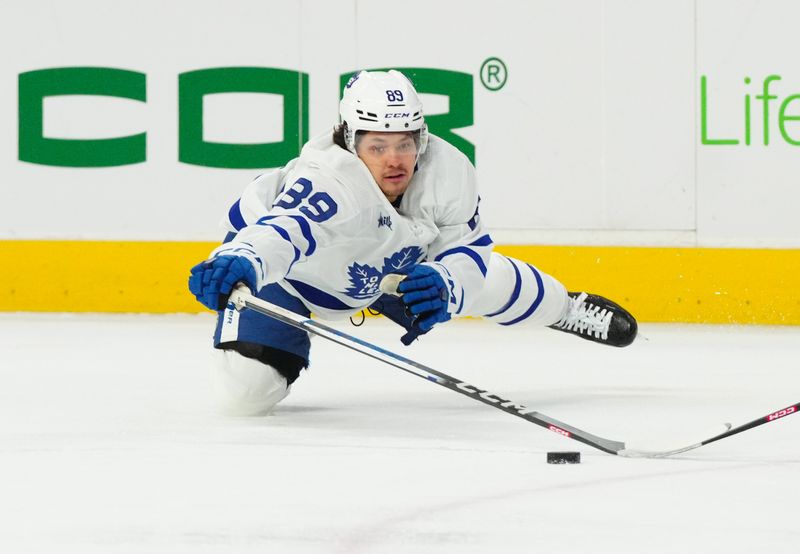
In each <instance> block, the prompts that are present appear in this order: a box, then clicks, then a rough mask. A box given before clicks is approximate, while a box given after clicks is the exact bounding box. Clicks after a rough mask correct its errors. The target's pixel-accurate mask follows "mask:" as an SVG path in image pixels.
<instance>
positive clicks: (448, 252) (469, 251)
mask: <svg viewBox="0 0 800 554" xmlns="http://www.w3.org/2000/svg"><path fill="white" fill-rule="evenodd" d="M453 254H466V255H467V256H469V257H470V258H472V260H473V261H474V262H475V263H476V264H477V265H478V269H480V270H481V273H482V274H483V276H484V277H486V264H485V263H483V259H482V258H481V257H480V256H479V255H478V253H477V252H475V251H474V250H473V249H471V248H468V247H466V246H457V247H455V248H451V249H450V250H446V251H445V252H442V253H441V254H439V255H438V256H436V259H435V260H434V261H436V262H438V261H440V260H441V259H442V258H444V257H445V256H452V255H453Z"/></svg>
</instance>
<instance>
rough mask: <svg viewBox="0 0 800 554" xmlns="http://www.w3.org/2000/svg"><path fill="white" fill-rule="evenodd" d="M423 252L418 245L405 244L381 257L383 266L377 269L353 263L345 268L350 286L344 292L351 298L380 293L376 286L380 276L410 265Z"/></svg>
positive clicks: (420, 256) (421, 255)
mask: <svg viewBox="0 0 800 554" xmlns="http://www.w3.org/2000/svg"><path fill="white" fill-rule="evenodd" d="M424 255H425V253H424V252H423V251H422V248H420V247H419V246H407V247H406V248H403V249H401V250H400V251H399V252H395V253H394V254H392V255H391V256H389V257H387V258H384V259H383V267H382V268H381V269H380V270H379V269H378V268H376V267H372V266H371V265H369V264H363V265H361V264H359V263H358V262H353V265H351V266H350V267H348V268H347V275H348V277H350V285H351V286H350V287H348V288H347V290H345V291H344V292H345V294H346V295H347V296H350V297H352V298H359V299H364V298H371V297H373V296H375V295H377V294H379V293H380V289H379V288H378V287H379V285H380V282H381V278H382V277H383V276H384V275H387V274H389V273H397V272H398V271H402V270H403V269H406V268H408V267H409V266H411V265H414V264H415V263H417V261H418V260H419V259H420V258H422V257H423V256H424Z"/></svg>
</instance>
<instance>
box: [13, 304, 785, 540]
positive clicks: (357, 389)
mask: <svg viewBox="0 0 800 554" xmlns="http://www.w3.org/2000/svg"><path fill="white" fill-rule="evenodd" d="M212 326H213V321H212V319H211V317H210V316H208V315H202V316H135V315H130V316H127V315H126V316H115V315H58V314H2V315H0V511H1V512H2V514H0V515H1V516H2V517H0V552H3V553H11V554H19V553H48V554H50V553H59V554H62V553H65V552H76V553H77V552H80V553H82V554H94V553H103V554H116V553H136V554H146V553H156V552H157V553H165V554H166V553H169V554H177V553H184V552H191V553H211V552H225V553H256V552H258V553H266V552H275V553H282V554H283V553H286V554H293V553H302V554H306V553H311V554H314V553H348V554H351V553H394V552H402V553H426V554H427V553H432V554H438V553H460V554H464V553H488V552H501V551H502V552H506V553H508V552H512V553H516V552H520V553H522V552H525V553H530V552H553V551H558V552H565V553H572V552H590V553H601V552H614V553H616V554H619V553H628V552H630V553H634V552H635V553H637V554H640V553H643V552H646V553H648V554H652V553H675V552H687V553H695V552H701V553H709V552H726V553H760V552H767V551H774V552H778V551H782V552H791V551H795V550H796V548H797V544H798V543H800V525H799V524H798V515H800V509H798V508H797V498H798V497H800V440H798V439H800V416H792V417H787V418H786V419H784V420H781V421H778V422H774V423H770V424H768V425H764V426H762V427H759V428H757V429H753V430H750V431H747V432H745V433H742V434H740V435H737V436H735V437H731V438H728V439H725V440H723V441H720V442H718V443H715V444H711V445H708V446H706V447H703V448H701V449H699V450H694V451H692V452H689V453H686V454H683V455H679V456H676V457H675V458H672V459H665V460H647V459H644V460H643V459H623V458H619V457H615V456H611V455H608V454H604V453H602V452H599V451H596V450H593V449H591V448H589V447H587V446H585V445H583V444H581V443H578V442H574V441H571V440H569V439H565V438H563V437H560V436H558V435H556V434H554V433H550V432H548V431H546V430H544V429H542V428H540V427H538V426H535V425H532V424H530V423H528V422H526V421H523V420H521V419H519V418H515V417H513V416H511V415H508V414H505V413H503V412H501V411H499V410H493V409H491V408H490V407H488V406H485V405H483V404H480V403H478V402H476V401H473V400H470V399H468V398H465V397H464V396H461V395H458V394H456V393H454V392H451V391H448V390H446V389H444V388H441V387H438V386H436V385H435V384H433V383H429V382H426V381H424V380H422V379H419V378H417V377H414V376H412V375H409V374H406V373H403V372H401V371H399V370H397V369H394V368H392V367H389V366H385V365H382V364H381V363H379V362H377V361H374V360H372V359H369V358H366V357H364V356H361V355H359V354H357V353H354V352H352V351H349V350H346V349H344V348H342V347H340V346H337V345H335V344H332V343H328V342H326V341H324V339H320V338H317V339H314V341H313V343H312V344H313V352H312V356H313V358H312V368H311V370H310V371H309V372H308V373H307V374H304V375H303V376H302V377H301V378H300V380H299V381H298V382H297V383H296V385H295V387H294V390H293V391H292V394H291V395H290V396H289V398H287V399H286V400H285V401H284V403H283V404H281V405H280V406H279V408H278V409H277V410H276V413H275V414H274V415H273V416H270V417H266V418H227V417H223V416H221V415H218V414H217V413H216V412H215V411H214V406H213V403H212V402H211V396H210V385H209V379H208V353H209V348H210V335H211V328H212ZM340 327H341V328H342V329H344V330H346V331H347V332H349V333H352V334H355V335H358V336H360V337H362V338H365V339H366V340H369V341H373V342H375V343H378V344H380V345H382V346H384V347H388V348H390V349H393V350H395V351H398V352H400V353H402V354H403V355H406V356H409V357H411V358H414V359H416V360H418V361H420V362H422V363H425V364H428V365H430V366H432V367H434V368H436V369H438V370H440V371H444V372H445V373H449V374H451V375H453V376H455V377H458V378H460V379H463V380H465V381H468V382H470V383H473V384H475V385H478V386H481V387H483V388H486V389H489V390H490V391H492V392H495V393H497V394H499V395H502V396H503V397H505V398H508V399H511V400H515V401H517V402H518V403H522V404H525V405H526V406H529V407H532V408H535V409H538V410H539V411H541V412H543V413H545V414H547V415H549V416H551V417H555V418H557V419H560V420H562V421H564V422H567V423H569V424H571V425H574V426H577V427H579V428H582V429H584V430H586V431H589V432H591V433H594V434H597V435H600V436H603V437H606V438H610V439H615V440H622V441H625V442H626V443H627V444H628V446H629V447H634V448H641V449H659V450H662V449H670V448H677V447H681V446H685V445H687V444H691V443H694V442H697V441H698V440H701V439H704V438H707V437H710V436H711V435H714V434H716V433H719V432H722V431H723V430H724V428H723V426H722V424H723V423H724V422H727V421H730V422H732V423H733V424H734V425H738V424H741V423H745V422H747V421H750V420H752V419H755V418H757V417H760V416H762V415H765V414H767V413H769V412H771V411H775V410H778V409H780V408H783V407H786V406H788V405H790V404H793V403H795V402H797V401H798V400H800V368H798V354H800V328H791V327H783V328H779V327H769V328H768V327H712V326H677V325H652V324H651V325H642V326H641V338H640V339H639V340H638V341H637V342H636V343H635V344H634V345H633V346H631V347H630V348H626V349H612V348H605V347H602V346H598V345H595V344H592V343H589V342H586V341H582V340H580V339H577V338H574V337H571V336H569V335H566V334H562V333H557V332H554V331H551V330H548V329H515V328H499V327H493V326H491V325H490V324H487V323H482V322H477V321H465V322H453V323H450V324H447V325H445V326H443V327H442V328H441V329H437V330H436V331H435V332H434V333H432V334H430V335H429V336H425V337H422V338H421V340H420V341H418V342H417V343H416V344H414V345H413V346H411V347H409V348H405V347H403V346H402V345H400V343H399V341H398V338H399V336H400V334H401V333H400V330H399V328H397V327H395V326H393V325H392V324H390V323H388V322H385V321H382V320H377V319H370V320H368V321H367V322H366V324H365V325H364V326H363V327H360V328H357V329H356V328H352V327H350V326H349V324H348V325H340ZM548 450H578V451H580V452H581V455H582V463H581V464H580V465H548V464H547V463H546V452H547V451H548Z"/></svg>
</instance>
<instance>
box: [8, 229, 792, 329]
mask: <svg viewBox="0 0 800 554" xmlns="http://www.w3.org/2000/svg"><path fill="white" fill-rule="evenodd" d="M214 246H215V243H211V242H120V241H0V259H2V260H3V262H4V263H3V266H4V271H3V272H2V274H0V310H2V311H52V312H62V311H66V312H144V313H174V312H188V313H191V312H199V311H201V308H200V305H199V304H198V303H197V302H195V300H194V298H193V297H192V296H191V294H190V293H189V292H188V290H187V279H188V275H189V268H190V267H191V266H193V265H194V264H195V263H197V262H198V261H199V260H202V259H204V258H205V257H206V255H207V254H208V252H210V251H211V250H212V249H213V248H214ZM497 250H498V251H499V252H502V253H504V254H507V255H509V256H513V257H516V258H519V259H521V260H524V261H526V262H529V263H532V264H535V265H536V266H537V267H538V268H539V269H541V270H542V271H545V272H547V273H550V274H551V275H554V276H556V277H557V278H558V279H559V280H561V281H562V282H563V283H564V284H565V285H566V286H567V288H568V289H570V290H587V291H590V292H597V293H601V294H603V295H606V296H608V297H610V298H613V299H614V300H616V301H618V302H619V303H621V304H624V305H625V306H626V307H628V308H629V309H630V310H631V311H632V312H633V313H634V314H635V315H636V316H637V317H638V318H639V319H640V320H641V321H653V322H695V323H758V324H783V325H797V324H800V300H798V298H797V296H796V294H795V292H794V291H796V290H798V289H800V250H797V249H793V250H778V249H770V250H768V249H741V248H655V247H601V246H597V247H594V246H528V245H526V246H519V245H514V246H498V247H497Z"/></svg>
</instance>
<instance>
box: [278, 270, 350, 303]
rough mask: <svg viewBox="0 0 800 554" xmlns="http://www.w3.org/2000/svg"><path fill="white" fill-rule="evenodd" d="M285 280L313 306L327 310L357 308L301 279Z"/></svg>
mask: <svg viewBox="0 0 800 554" xmlns="http://www.w3.org/2000/svg"><path fill="white" fill-rule="evenodd" d="M286 282H288V283H289V284H291V285H292V286H293V287H294V289H295V290H296V291H297V292H298V293H300V296H302V297H303V298H305V299H306V300H308V301H309V302H310V303H311V304H314V305H315V306H321V307H323V308H327V309H329V310H349V311H355V310H356V309H357V308H353V307H352V306H348V305H347V304H345V303H344V302H342V301H341V300H339V299H338V298H336V297H335V296H332V295H330V294H328V293H327V292H325V291H322V290H319V289H318V288H316V287H312V286H311V285H309V284H308V283H304V282H302V281H297V280H295V279H288V278H287V279H286Z"/></svg>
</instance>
